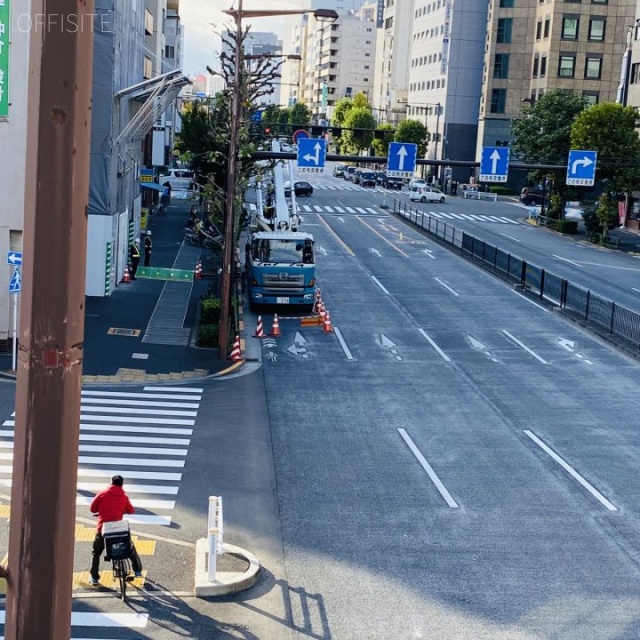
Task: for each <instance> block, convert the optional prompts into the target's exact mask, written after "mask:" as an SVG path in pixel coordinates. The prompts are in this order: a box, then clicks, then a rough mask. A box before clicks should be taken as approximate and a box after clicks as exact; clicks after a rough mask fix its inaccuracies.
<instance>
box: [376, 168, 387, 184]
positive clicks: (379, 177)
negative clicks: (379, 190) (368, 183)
mask: <svg viewBox="0 0 640 640" xmlns="http://www.w3.org/2000/svg"><path fill="white" fill-rule="evenodd" d="M386 181H387V174H386V172H385V171H378V172H377V173H376V184H382V185H383V184H384V183H385V182H386Z"/></svg>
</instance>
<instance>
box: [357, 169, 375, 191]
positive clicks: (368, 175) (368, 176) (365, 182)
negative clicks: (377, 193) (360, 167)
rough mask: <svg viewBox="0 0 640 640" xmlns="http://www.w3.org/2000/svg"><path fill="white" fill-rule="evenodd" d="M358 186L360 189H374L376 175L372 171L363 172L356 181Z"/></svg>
mask: <svg viewBox="0 0 640 640" xmlns="http://www.w3.org/2000/svg"><path fill="white" fill-rule="evenodd" d="M358 184H359V185H360V186H361V187H375V186H376V174H375V172H374V171H363V172H362V173H361V174H360V177H359V179H358Z"/></svg>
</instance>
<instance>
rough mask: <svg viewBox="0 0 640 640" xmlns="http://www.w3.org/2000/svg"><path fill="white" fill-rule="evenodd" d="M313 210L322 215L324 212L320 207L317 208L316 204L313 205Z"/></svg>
mask: <svg viewBox="0 0 640 640" xmlns="http://www.w3.org/2000/svg"><path fill="white" fill-rule="evenodd" d="M313 208H314V209H315V210H316V211H317V212H318V213H324V211H323V210H322V207H319V206H318V205H317V204H314V205H313Z"/></svg>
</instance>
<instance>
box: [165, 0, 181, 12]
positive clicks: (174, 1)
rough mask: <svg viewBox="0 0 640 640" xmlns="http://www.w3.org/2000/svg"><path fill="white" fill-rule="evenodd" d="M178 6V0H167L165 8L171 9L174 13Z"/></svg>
mask: <svg viewBox="0 0 640 640" xmlns="http://www.w3.org/2000/svg"><path fill="white" fill-rule="evenodd" d="M179 7H180V0H167V10H170V9H173V10H174V11H175V12H176V13H177V12H178V9H179Z"/></svg>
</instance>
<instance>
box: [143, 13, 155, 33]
mask: <svg viewBox="0 0 640 640" xmlns="http://www.w3.org/2000/svg"><path fill="white" fill-rule="evenodd" d="M144 35H145V36H152V35H153V13H151V11H149V9H145V10H144Z"/></svg>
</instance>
